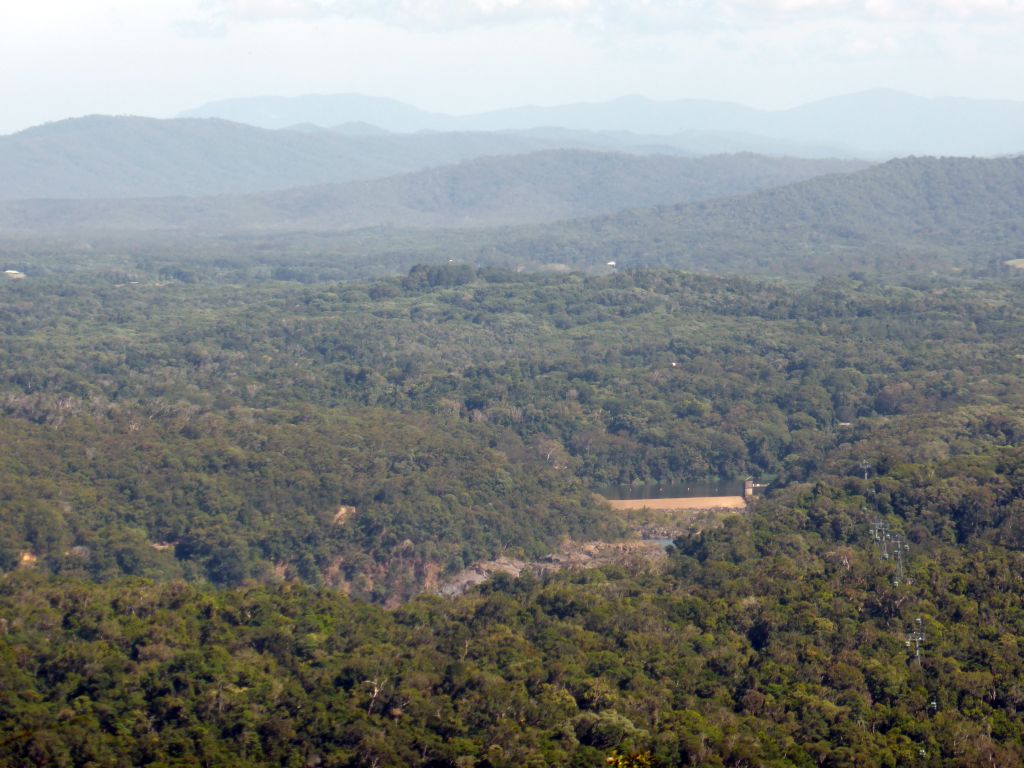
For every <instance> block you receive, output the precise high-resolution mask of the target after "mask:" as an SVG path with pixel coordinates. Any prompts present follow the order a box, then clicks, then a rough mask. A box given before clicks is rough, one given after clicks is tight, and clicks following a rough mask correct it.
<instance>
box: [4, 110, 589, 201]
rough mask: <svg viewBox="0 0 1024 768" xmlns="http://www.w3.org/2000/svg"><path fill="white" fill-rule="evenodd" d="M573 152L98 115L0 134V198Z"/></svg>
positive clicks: (99, 193)
mask: <svg viewBox="0 0 1024 768" xmlns="http://www.w3.org/2000/svg"><path fill="white" fill-rule="evenodd" d="M576 146H584V147H585V146H588V144H587V142H586V141H585V140H581V139H580V138H579V137H575V136H571V135H565V136H560V137H557V138H553V137H545V136H520V135H514V134H498V133H445V134H441V133H424V134H417V135H414V136H413V135H387V134H384V135H368V134H366V133H365V132H364V133H363V134H362V135H353V134H352V133H351V132H345V131H342V132H331V131H308V130H282V131H270V130H265V129H262V128H254V127H252V126H247V125H241V124H238V123H230V122H226V121H223V120H193V119H184V120H154V119H150V118H141V117H104V116H94V117H86V118H78V119H74V120H64V121H61V122H58V123H50V124H47V125H42V126H38V127H36V128H31V129H29V130H26V131H22V132H20V133H16V134H13V135H10V136H0V200H14V199H27V198H60V199H66V198H115V197H116V198H126V197H160V196H169V195H216V194H245V193H252V192H263V191H270V190H276V189H286V188H289V187H295V186H300V185H306V184H324V183H341V182H347V181H352V180H355V179H367V178H375V177H384V176H392V175H395V174H400V173H407V172H410V171H415V170H419V169H422V168H427V167H431V166H437V165H447V164H450V163H456V162H459V161H461V160H466V159H470V158H474V157H481V156H484V155H509V154H517V153H526V152H535V151H538V150H542V149H552V148H562V147H576Z"/></svg>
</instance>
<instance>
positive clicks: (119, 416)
mask: <svg viewBox="0 0 1024 768" xmlns="http://www.w3.org/2000/svg"><path fill="white" fill-rule="evenodd" d="M179 277H184V275H180V276H179ZM1021 290H1022V284H1021V283H1020V282H1018V281H1013V280H1009V281H1006V282H1005V284H992V283H983V284H980V285H964V286H959V287H958V286H954V285H943V284H936V285H934V286H932V285H924V286H921V287H917V288H887V287H884V286H881V285H879V284H877V283H874V284H872V283H862V282H855V281H849V280H844V281H835V282H833V283H821V284H819V285H816V286H811V287H806V288H803V287H801V288H788V287H784V286H779V285H775V284H771V283H757V282H753V281H750V280H746V279H740V278H719V277H695V276H687V275H682V274H679V273H673V272H667V271H664V272H662V271H652V272H647V271H639V272H630V273H625V272H622V273H618V274H613V275H605V276H601V277H598V276H592V277H583V276H580V275H570V276H560V275H538V274H526V275H516V274H514V273H511V272H508V271H502V270H493V269H490V270H481V271H475V270H473V269H471V268H469V267H467V266H465V265H445V266H443V267H420V268H417V269H414V270H412V271H411V272H410V273H409V274H408V275H406V276H405V277H404V278H402V279H397V280H390V281H385V282H378V283H374V284H370V285H331V286H317V287H303V286H298V285H295V284H288V283H271V284H263V285H259V284H252V285H248V286H241V287H240V286H225V285H219V284H216V283H213V284H208V285H207V284H203V283H202V282H198V283H191V282H183V281H181V280H179V279H177V278H176V277H175V276H174V275H168V276H167V277H166V278H165V279H164V280H162V281H161V282H159V283H153V282H148V283H139V284H132V283H130V282H127V283H119V284H118V285H112V284H111V283H110V282H109V281H107V280H103V279H93V278H92V277H91V276H90V275H88V274H86V275H82V276H75V275H71V276H69V275H60V276H57V277H54V278H37V277H29V278H27V279H25V280H18V281H13V280H8V281H6V282H0V360H2V361H3V365H2V366H0V444H2V445H3V446H5V451H4V452H3V453H2V455H0V508H2V509H3V511H4V515H3V517H2V518H0V568H2V569H5V570H6V569H13V568H17V567H18V565H19V563H20V562H21V559H22V558H23V556H24V555H25V553H28V554H30V555H31V556H32V557H34V558H36V561H37V567H38V568H39V569H50V570H53V571H58V572H61V573H73V574H77V575H79V576H81V577H85V578H95V579H106V578H110V577H111V576H114V575H117V574H121V573H128V574H133V575H146V576H152V577H160V578H166V577H175V576H180V577H187V578H190V579H195V580H199V581H203V580H209V581H212V582H214V583H217V584H226V585H236V584H240V583H243V582H245V581H247V580H250V579H255V580H260V581H262V580H267V579H273V578H275V574H278V575H281V574H284V575H286V576H288V577H291V578H297V579H302V580H305V581H309V582H311V583H327V584H332V585H335V586H338V587H340V588H343V589H346V590H348V591H350V592H351V593H352V594H353V595H360V596H364V597H368V598H372V599H376V600H381V601H387V600H391V599H395V598H399V597H407V596H408V595H409V594H410V593H412V592H415V591H417V590H419V589H421V588H423V587H424V585H425V584H427V583H428V582H430V581H432V580H433V581H435V582H436V579H437V578H438V577H439V576H441V575H445V576H447V575H451V574H453V573H455V572H457V571H459V570H460V569H462V568H464V567H466V566H467V565H470V564H471V563H473V562H474V561H477V560H486V559H491V558H494V557H496V556H498V555H499V554H501V553H505V554H507V555H510V556H513V555H514V556H518V557H525V558H535V557H538V556H541V555H543V554H544V553H546V552H550V551H551V550H552V549H553V548H555V547H557V546H558V544H559V542H560V541H561V540H562V539H563V538H565V537H570V538H573V539H575V540H577V541H587V540H591V539H598V538H602V537H605V536H613V537H614V536H615V535H617V534H621V533H622V532H623V531H622V528H621V521H620V520H619V519H618V518H615V517H614V516H613V515H612V514H611V510H609V509H607V508H606V507H604V506H602V505H601V504H600V503H598V502H596V501H595V499H594V498H593V496H592V495H591V494H590V493H589V492H588V489H592V488H595V487H598V486H603V485H607V484H612V483H629V482H632V481H636V480H642V481H656V482H674V481H681V480H690V479H697V478H703V477H708V476H720V477H737V476H743V475H747V474H771V475H776V476H778V477H779V479H780V482H793V481H803V480H806V479H809V478H811V479H813V478H814V477H815V476H816V475H817V474H818V473H820V472H821V471H822V468H823V467H826V466H828V467H831V468H832V470H831V471H837V472H840V473H842V472H843V471H846V468H849V467H854V468H856V467H857V465H858V463H859V460H861V459H863V458H867V457H868V455H869V454H870V456H871V457H872V458H873V459H874V460H875V461H876V463H881V462H882V461H883V459H882V458H881V457H883V456H884V457H886V458H885V459H884V460H885V462H887V463H888V464H890V465H891V464H893V463H898V462H899V461H902V460H904V458H918V459H919V458H920V457H927V456H931V455H944V453H945V451H946V449H945V448H944V447H943V443H944V442H945V441H947V440H953V439H960V438H961V437H963V436H968V437H967V438H965V439H970V440H972V441H977V442H979V443H985V444H988V443H989V442H991V441H993V440H1004V439H1005V438H995V437H990V436H988V433H989V432H990V431H992V430H996V431H998V432H1000V433H1003V432H1005V431H1006V429H1005V428H1003V427H998V425H999V424H1001V423H1003V421H1005V420H1006V419H1007V418H1008V417H1007V413H1009V414H1011V415H1012V414H1014V413H1015V412H1016V411H1017V410H1018V409H1019V408H1020V406H1021V404H1022V403H1024V382H1022V381H1021V378H1020V376H1019V373H1020V360H1021V359H1022V357H1021V356H1022V355H1024V302H1021V300H1020V294H1021ZM1012 419H1013V420H1015V419H1016V416H1012ZM837 422H857V427H856V429H850V430H842V429H841V430H836V429H835V424H836V423H837ZM990 422H992V423H994V424H995V425H996V426H994V427H991V428H990V426H989V423H990ZM972 436H973V437H972ZM343 508H344V510H345V511H344V513H343V514H341V515H340V518H339V511H341V510H342V509H343ZM353 509H354V511H352V510H353ZM29 559H31V558H29Z"/></svg>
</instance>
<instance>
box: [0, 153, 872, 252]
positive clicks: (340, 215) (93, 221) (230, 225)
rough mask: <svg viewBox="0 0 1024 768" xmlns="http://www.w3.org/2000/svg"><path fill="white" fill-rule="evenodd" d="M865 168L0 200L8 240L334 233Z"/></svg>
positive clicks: (613, 168)
mask: <svg viewBox="0 0 1024 768" xmlns="http://www.w3.org/2000/svg"><path fill="white" fill-rule="evenodd" d="M864 167H865V164H864V163H860V162H855V161H840V160H800V159H795V158H777V157H763V156H758V155H749V154H741V155H718V156H712V157H703V158H681V157H670V156H664V155H654V156H641V155H627V154H620V153H606V152H592V151H583V150H547V151H543V152H535V153H530V154H525V155H502V156H496V157H495V156H492V157H483V158H476V159H472V160H467V161H464V162H462V163H459V164H457V165H449V166H443V167H438V168H431V169H427V170H422V171H417V172H414V173H410V174H404V175H400V176H394V177H389V178H384V179H374V180H368V181H357V182H350V183H348V184H344V185H318V186H310V187H299V188H296V189H291V190H287V191H282V192H272V193H265V194H260V195H249V196H218V197H208V198H203V199H199V200H197V199H194V198H180V197H179V198H146V199H134V200H32V201H10V202H0V227H3V228H4V229H5V230H7V231H8V232H11V231H19V232H52V231H53V230H55V229H58V230H65V231H84V232H98V231H109V230H120V231H140V230H168V229H173V230H176V231H182V232H195V231H206V232H244V231H254V230H255V231H267V230H326V231H331V230H338V229H348V228H354V227H366V226H372V225H382V224H390V225H395V226H403V227H419V226H449V227H458V226H482V225H493V224H510V223H533V222H545V221H555V220H558V219H568V218H573V217H581V216H588V215H594V214H599V213H610V212H614V211H619V210H622V209H624V208H636V207H646V206H652V205H666V204H673V203H680V202H687V201H695V200H706V199H710V198H715V197H724V196H729V195H736V194H742V193H746V192H752V191H755V190H758V189H764V188H767V187H777V186H782V185H784V184H788V183H792V182H794V181H798V180H803V179H807V178H811V177H814V176H819V175H822V174H828V173H844V172H852V171H855V170H860V169H862V168H864Z"/></svg>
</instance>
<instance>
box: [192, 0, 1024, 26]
mask: <svg viewBox="0 0 1024 768" xmlns="http://www.w3.org/2000/svg"><path fill="white" fill-rule="evenodd" d="M202 9H203V16H204V18H205V19H207V20H208V21H213V20H219V21H223V20H240V21H259V20H271V19H284V18H290V19H316V18H326V17H343V18H365V19H374V20H378V21H384V22H387V23H389V24H392V25H396V26H404V27H423V26H430V27H452V26H455V27H460V26H474V25H481V24H496V23H515V22H522V21H526V20H549V21H566V22H572V23H578V24H581V25H585V26H594V27H598V28H607V27H625V28H638V29H647V30H652V31H653V30H662V31H665V30H669V29H685V28H693V27H701V28H707V27H715V26H720V27H736V26H748V25H756V26H762V25H765V24H773V23H778V24H783V23H791V22H792V21H794V20H798V19H802V18H817V19H829V18H832V19H837V20H839V19H844V20H849V19H861V20H868V21H883V22H885V21H890V22H891V21H901V22H915V21H918V22H922V21H936V20H952V21H958V22H962V23H967V22H974V21H979V22H990V21H997V20H1004V21H1005V20H1007V19H1024V0H205V1H204V2H203V3H202Z"/></svg>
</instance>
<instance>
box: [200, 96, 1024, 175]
mask: <svg viewBox="0 0 1024 768" xmlns="http://www.w3.org/2000/svg"><path fill="white" fill-rule="evenodd" d="M182 116H183V117H219V118H223V119H228V120H234V121H236V122H241V123H248V124H252V125H257V126H261V127H264V128H285V127H288V126H291V125H295V124H298V123H308V124H314V125H319V126H322V127H328V128H329V127H333V126H337V125H341V124H344V123H351V122H364V123H369V124H372V125H375V126H378V127H380V128H384V129H386V130H389V131H398V132H415V131H453V130H472V131H499V130H527V129H531V128H538V127H546V126H559V127H562V128H568V129H574V130H590V131H628V132H634V133H640V134H650V135H661V136H674V137H677V138H678V137H679V135H680V134H683V135H684V136H685V135H686V134H690V138H691V139H694V140H696V139H702V140H704V141H705V142H708V141H712V140H713V139H714V138H715V137H716V136H718V137H722V138H723V139H726V138H727V139H729V140H731V141H733V142H740V143H741V145H740V146H736V147H735V149H747V150H751V151H765V150H764V147H763V143H764V142H767V141H774V142H785V143H786V144H787V145H789V146H790V147H791V148H793V149H795V148H797V147H801V146H802V147H804V151H796V152H794V154H802V155H805V156H808V155H813V156H819V154H820V151H821V149H822V148H823V147H828V148H830V150H831V152H830V153H831V154H840V155H845V156H861V157H867V158H875V159H881V158H889V157H895V156H899V155H909V154H917V155H923V154H928V155H1000V154H1010V153H1016V152H1021V151H1024V102H1014V101H995V100H981V99H963V98H940V99H928V98H922V97H919V96H913V95H910V94H905V93H899V92H896V91H890V90H881V89H880V90H871V91H864V92H861V93H856V94H851V95H847V96H839V97H835V98H830V99H824V100H821V101H816V102H812V103H808V104H804V105H801V106H798V107H794V108H792V109H785V110H777V111H772V110H762V109H755V108H752V107H746V106H742V105H738V104H730V103H726V102H717V101H705V100H695V99H680V100H676V101H654V100H651V99H647V98H643V97H639V96H630V97H624V98H620V99H616V100H613V101H608V102H603V103H590V104H568V105H560V106H551V107H517V108H512V109H504V110H498V111H493V112H485V113H480V114H473V115H461V116H456V115H446V114H440V113H436V112H428V111H425V110H421V109H418V108H416V107H413V106H410V105H408V104H403V103H401V102H398V101H394V100H391V99H378V98H371V97H367V96H361V95H356V94H339V95H312V96H299V97H294V98H284V97H266V98H248V99H229V100H226V101H217V102H212V103H209V104H205V105H203V106H200V107H198V108H196V109H192V110H189V111H187V112H185V113H183V114H182ZM742 142H748V143H749V145H746V146H744V145H742ZM758 142H760V143H761V144H762V146H758V145H757V144H758Z"/></svg>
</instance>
